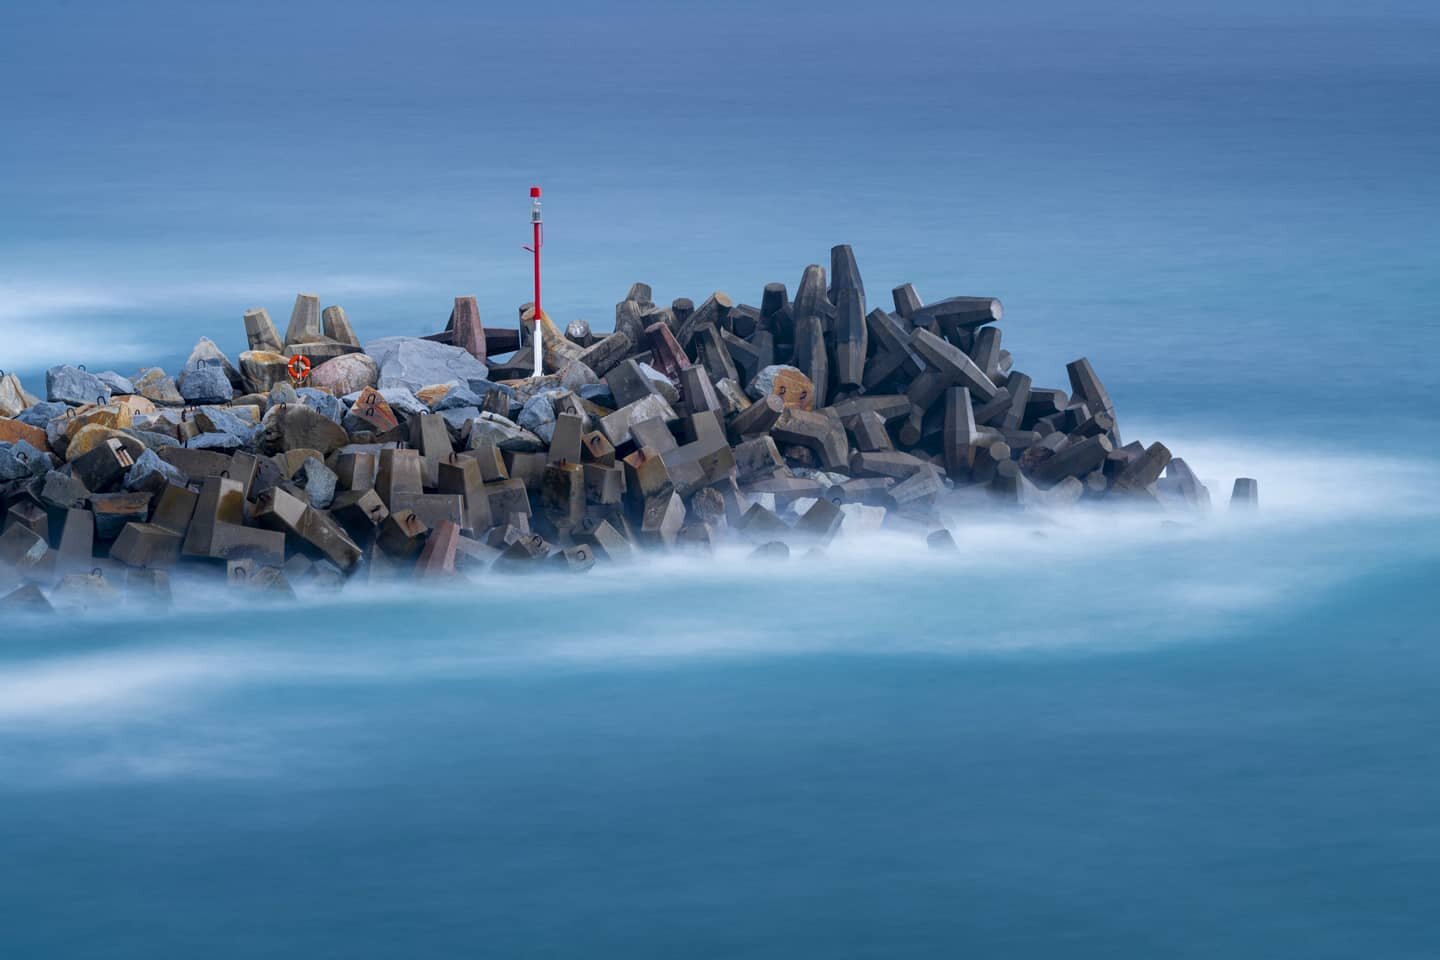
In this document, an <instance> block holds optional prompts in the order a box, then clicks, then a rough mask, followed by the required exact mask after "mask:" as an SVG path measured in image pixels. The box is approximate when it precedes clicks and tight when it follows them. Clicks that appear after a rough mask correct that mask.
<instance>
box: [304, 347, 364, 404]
mask: <svg viewBox="0 0 1440 960" xmlns="http://www.w3.org/2000/svg"><path fill="white" fill-rule="evenodd" d="M379 382H380V366H379V364H377V363H376V362H375V359H374V358H373V357H370V356H368V355H366V354H363V353H347V354H345V355H344V356H339V357H336V358H335V359H334V360H326V361H325V362H324V363H322V364H319V365H318V366H316V367H315V368H314V369H312V370H311V371H310V386H312V387H314V388H315V389H317V390H324V391H325V392H326V393H331V394H334V395H335V396H337V397H343V396H345V395H346V394H349V393H359V392H360V391H361V390H364V389H365V388H366V387H373V386H376V385H377V384H378V383H379Z"/></svg>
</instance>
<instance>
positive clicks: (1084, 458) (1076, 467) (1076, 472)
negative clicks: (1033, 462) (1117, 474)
mask: <svg viewBox="0 0 1440 960" xmlns="http://www.w3.org/2000/svg"><path fill="white" fill-rule="evenodd" d="M1113 449H1114V447H1113V446H1112V445H1111V443H1110V440H1109V439H1108V438H1107V437H1087V438H1086V439H1084V440H1082V441H1080V442H1079V443H1072V444H1069V445H1067V446H1066V447H1065V448H1064V449H1063V450H1061V451H1059V452H1058V453H1056V454H1055V455H1054V456H1052V457H1051V458H1050V459H1049V460H1046V461H1045V462H1044V463H1043V464H1041V465H1040V466H1039V467H1038V468H1037V469H1036V471H1035V473H1034V475H1033V478H1034V480H1035V482H1036V483H1038V484H1040V485H1042V486H1050V485H1053V484H1056V483H1059V482H1060V481H1062V480H1064V479H1065V478H1066V477H1083V476H1085V475H1086V474H1087V473H1090V472H1091V471H1092V470H1097V469H1099V468H1100V466H1101V465H1102V464H1103V463H1104V462H1105V458H1106V456H1107V455H1108V454H1109V453H1110V451H1111V450H1113Z"/></svg>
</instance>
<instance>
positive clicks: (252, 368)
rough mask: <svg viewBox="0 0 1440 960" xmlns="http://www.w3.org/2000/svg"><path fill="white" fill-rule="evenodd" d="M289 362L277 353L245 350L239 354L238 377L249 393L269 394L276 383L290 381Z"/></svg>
mask: <svg viewBox="0 0 1440 960" xmlns="http://www.w3.org/2000/svg"><path fill="white" fill-rule="evenodd" d="M289 363H290V361H289V360H287V359H286V358H285V357H283V356H281V355H280V354H278V353H270V352H268V351H265V350H246V351H245V352H244V353H242V354H240V376H241V377H242V378H243V379H244V381H245V389H246V390H248V391H249V392H251V393H269V392H270V389H271V388H272V387H274V386H275V385H276V384H277V383H288V382H289V380H290V370H289Z"/></svg>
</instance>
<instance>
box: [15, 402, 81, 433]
mask: <svg viewBox="0 0 1440 960" xmlns="http://www.w3.org/2000/svg"><path fill="white" fill-rule="evenodd" d="M69 409H70V408H69V407H68V406H67V405H66V404H63V403H61V402H59V401H58V400H46V401H45V402H43V403H37V404H35V406H33V407H29V408H27V409H26V410H25V411H24V412H22V413H21V414H20V416H18V417H16V418H15V419H16V420H19V421H20V422H21V423H28V424H29V425H30V426H32V427H44V426H45V424H47V423H49V422H50V421H51V420H54V419H55V418H56V417H63V416H65V411H66V410H69Z"/></svg>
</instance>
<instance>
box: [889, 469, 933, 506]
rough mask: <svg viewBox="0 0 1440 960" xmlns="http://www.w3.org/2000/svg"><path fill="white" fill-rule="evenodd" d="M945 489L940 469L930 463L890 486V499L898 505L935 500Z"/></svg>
mask: <svg viewBox="0 0 1440 960" xmlns="http://www.w3.org/2000/svg"><path fill="white" fill-rule="evenodd" d="M944 489H945V485H944V483H943V482H942V481H941V479H940V471H938V470H936V469H935V468H934V467H933V466H931V465H930V464H926V465H925V466H924V467H922V468H921V469H919V470H917V471H915V472H914V473H913V474H911V475H910V476H909V477H907V478H906V479H904V480H902V481H900V482H899V483H897V484H896V485H895V486H893V487H891V488H890V500H891V501H892V502H893V503H894V504H895V505H896V506H905V505H907V504H911V503H914V502H916V501H924V502H926V503H929V502H933V501H934V499H935V498H936V497H937V496H939V495H940V493H941V492H943V491H944Z"/></svg>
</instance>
